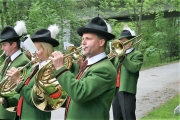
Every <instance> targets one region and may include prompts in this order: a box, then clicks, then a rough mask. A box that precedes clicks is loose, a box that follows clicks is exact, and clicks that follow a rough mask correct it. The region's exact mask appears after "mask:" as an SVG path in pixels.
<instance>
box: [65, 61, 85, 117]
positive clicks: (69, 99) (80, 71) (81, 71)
mask: <svg viewBox="0 0 180 120" xmlns="http://www.w3.org/2000/svg"><path fill="white" fill-rule="evenodd" d="M87 64H88V61H87V60H85V61H84V62H83V64H82V65H81V66H80V69H79V73H78V75H77V77H76V79H77V80H79V79H80V78H81V76H82V73H83V72H84V70H85V68H86V67H87ZM70 102H71V98H70V97H68V100H67V103H66V110H65V118H64V119H65V120H66V117H67V112H68V108H69V104H70Z"/></svg>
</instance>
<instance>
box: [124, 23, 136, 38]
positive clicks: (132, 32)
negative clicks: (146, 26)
mask: <svg viewBox="0 0 180 120" xmlns="http://www.w3.org/2000/svg"><path fill="white" fill-rule="evenodd" d="M123 30H128V31H129V32H130V33H131V35H132V36H136V33H135V31H134V30H131V28H130V27H129V26H128V25H127V24H125V25H124V28H123Z"/></svg>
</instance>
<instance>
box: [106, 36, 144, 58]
mask: <svg viewBox="0 0 180 120" xmlns="http://www.w3.org/2000/svg"><path fill="white" fill-rule="evenodd" d="M142 35H143V34H140V35H138V36H136V37H134V38H132V39H130V40H128V41H127V42H121V41H120V40H113V41H112V53H109V54H108V55H107V57H108V59H110V60H111V59H113V58H114V57H121V56H123V55H124V54H125V52H126V49H125V47H124V46H125V45H127V44H128V43H130V42H132V41H134V40H135V39H136V38H138V37H140V36H142ZM140 41H141V39H140V40H138V41H137V42H136V43H134V44H133V45H135V44H137V43H138V42H140Z"/></svg>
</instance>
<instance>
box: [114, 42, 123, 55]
mask: <svg viewBox="0 0 180 120" xmlns="http://www.w3.org/2000/svg"><path fill="white" fill-rule="evenodd" d="M112 50H113V51H114V54H115V56H122V55H124V53H125V49H124V45H123V43H122V42H121V41H120V40H114V41H113V42H112Z"/></svg>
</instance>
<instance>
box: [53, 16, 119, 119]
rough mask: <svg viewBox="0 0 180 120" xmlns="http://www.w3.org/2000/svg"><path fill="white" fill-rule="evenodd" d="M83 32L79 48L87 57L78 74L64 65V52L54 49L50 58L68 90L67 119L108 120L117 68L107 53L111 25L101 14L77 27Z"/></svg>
mask: <svg viewBox="0 0 180 120" xmlns="http://www.w3.org/2000/svg"><path fill="white" fill-rule="evenodd" d="M77 33H78V34H79V35H80V36H82V42H81V46H82V52H83V55H85V56H86V57H87V59H86V60H85V61H84V63H83V65H82V67H81V70H80V71H79V73H78V75H77V76H74V75H73V74H72V73H71V72H70V71H69V70H68V69H67V68H66V67H65V66H64V55H63V54H62V53H61V52H58V51H55V52H53V53H52V56H51V57H50V59H51V60H52V62H53V65H54V66H55V68H56V71H55V73H54V76H55V77H56V78H57V80H58V82H59V83H60V84H61V86H62V88H63V89H64V90H65V91H66V92H67V94H68V96H69V97H68V99H67V102H66V109H65V119H66V120H109V110H110V106H111V102H112V99H113V96H114V93H115V77H116V70H115V68H114V66H113V65H112V63H111V62H110V60H109V59H108V58H107V57H106V53H105V47H106V44H107V41H108V40H111V39H113V38H115V36H114V35H113V34H112V33H111V27H110V25H109V24H108V23H107V22H106V21H105V20H104V19H102V18H100V17H95V18H93V19H91V20H90V21H89V22H88V24H87V25H86V27H81V28H78V29H77Z"/></svg>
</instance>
